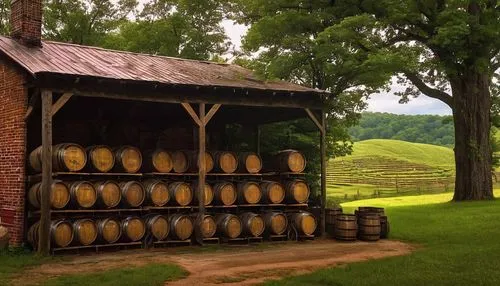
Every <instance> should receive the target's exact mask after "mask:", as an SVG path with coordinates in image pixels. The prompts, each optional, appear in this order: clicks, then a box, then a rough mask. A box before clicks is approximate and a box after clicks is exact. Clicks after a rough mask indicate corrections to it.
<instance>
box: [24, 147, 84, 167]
mask: <svg viewBox="0 0 500 286" xmlns="http://www.w3.org/2000/svg"><path fill="white" fill-rule="evenodd" d="M29 162H30V165H31V167H32V168H33V170H35V171H37V172H40V171H42V146H40V147H38V148H36V149H35V150H33V151H32V152H31V153H30V155H29ZM86 164H87V155H86V153H85V149H83V147H81V146H80V145H78V144H72V143H64V144H58V145H55V146H53V147H52V170H53V171H62V172H78V171H81V170H83V168H85V165H86Z"/></svg>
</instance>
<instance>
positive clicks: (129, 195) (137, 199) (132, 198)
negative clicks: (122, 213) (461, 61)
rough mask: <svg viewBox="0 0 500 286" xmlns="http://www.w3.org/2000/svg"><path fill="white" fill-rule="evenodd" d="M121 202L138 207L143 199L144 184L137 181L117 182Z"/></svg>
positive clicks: (144, 195)
mask: <svg viewBox="0 0 500 286" xmlns="http://www.w3.org/2000/svg"><path fill="white" fill-rule="evenodd" d="M119 185H120V190H121V193H122V201H123V203H124V204H125V205H126V206H128V207H132V208H136V207H140V206H141V205H142V204H143V203H144V200H145V197H146V194H145V191H144V186H143V185H142V184H141V183H140V182H137V181H128V182H121V183H119Z"/></svg>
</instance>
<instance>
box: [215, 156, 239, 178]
mask: <svg viewBox="0 0 500 286" xmlns="http://www.w3.org/2000/svg"><path fill="white" fill-rule="evenodd" d="M214 157H215V170H217V171H221V172H223V173H226V174H231V173H234V172H235V171H236V170H237V169H238V156H237V155H236V153H234V152H230V151H219V152H215V153H214Z"/></svg>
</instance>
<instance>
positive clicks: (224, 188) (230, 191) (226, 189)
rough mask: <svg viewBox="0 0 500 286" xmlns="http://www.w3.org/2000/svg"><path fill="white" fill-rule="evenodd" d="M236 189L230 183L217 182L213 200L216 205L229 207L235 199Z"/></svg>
mask: <svg viewBox="0 0 500 286" xmlns="http://www.w3.org/2000/svg"><path fill="white" fill-rule="evenodd" d="M237 197H238V196H237V192H236V187H235V186H234V184H233V183H230V182H219V183H217V184H215V186H214V200H215V202H216V203H217V204H220V205H224V206H231V205H233V204H234V203H235V202H236V199H237Z"/></svg>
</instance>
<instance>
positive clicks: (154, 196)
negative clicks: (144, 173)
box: [143, 179, 170, 207]
mask: <svg viewBox="0 0 500 286" xmlns="http://www.w3.org/2000/svg"><path fill="white" fill-rule="evenodd" d="M143 185H144V189H145V190H146V198H147V201H148V203H149V204H151V205H152V206H155V207H163V206H165V205H166V204H167V203H168V201H170V194H169V192H168V185H167V183H165V182H162V181H160V180H156V179H151V180H147V181H145V182H143Z"/></svg>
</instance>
